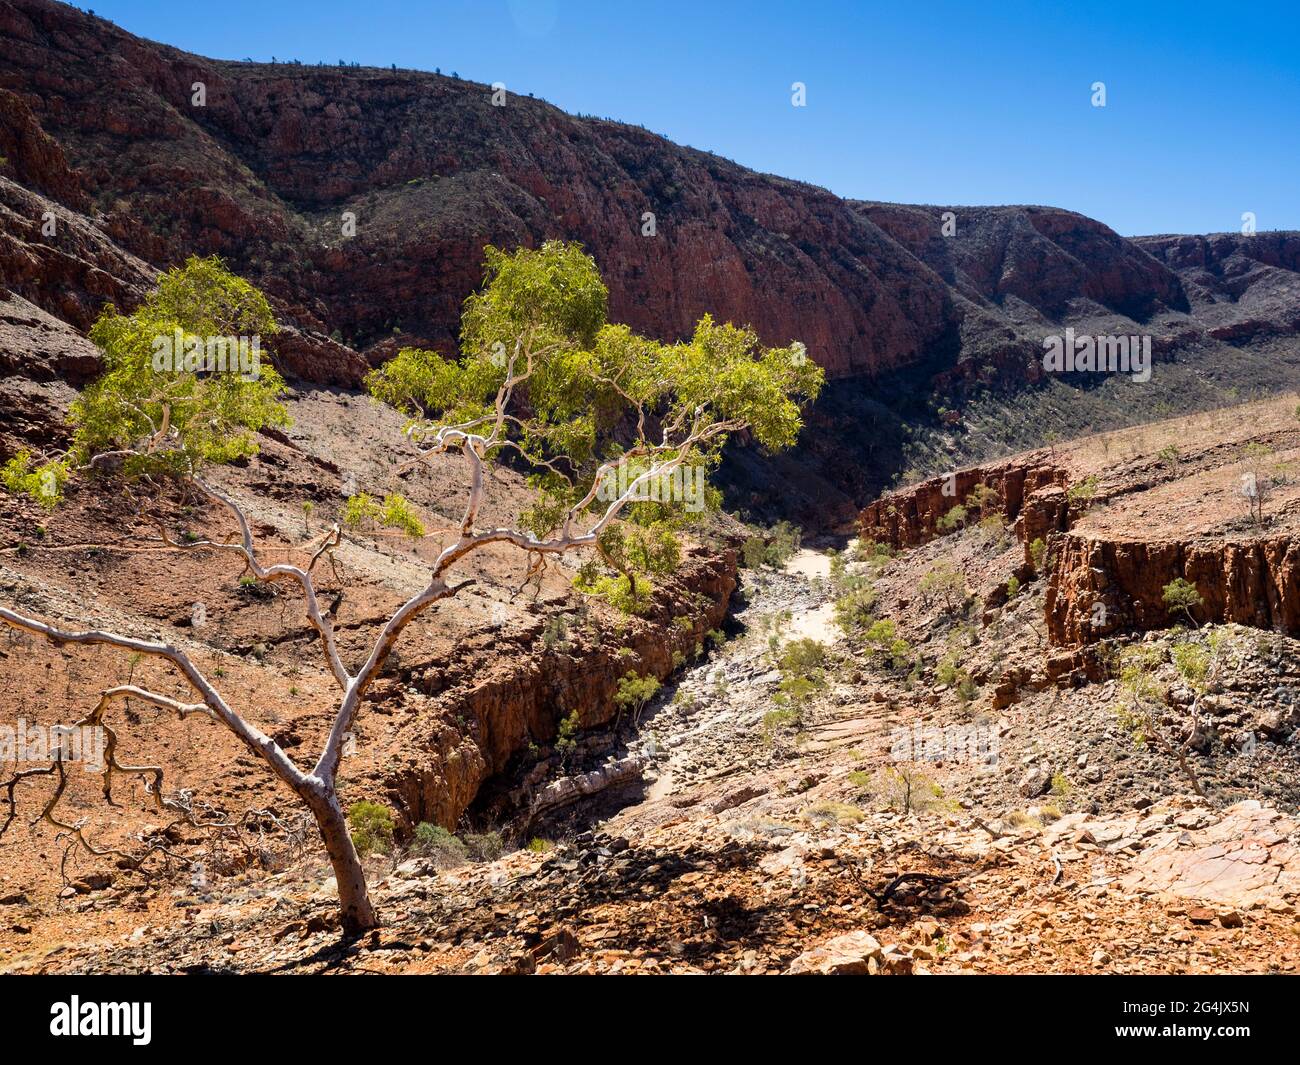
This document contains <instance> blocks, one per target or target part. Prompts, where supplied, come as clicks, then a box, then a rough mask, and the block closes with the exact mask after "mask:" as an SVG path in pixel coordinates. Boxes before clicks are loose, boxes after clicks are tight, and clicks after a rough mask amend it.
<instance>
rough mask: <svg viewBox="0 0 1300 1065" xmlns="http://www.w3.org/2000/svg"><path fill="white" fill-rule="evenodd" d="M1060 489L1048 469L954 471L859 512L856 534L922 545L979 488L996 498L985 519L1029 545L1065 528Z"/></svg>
mask: <svg viewBox="0 0 1300 1065" xmlns="http://www.w3.org/2000/svg"><path fill="white" fill-rule="evenodd" d="M1065 483H1066V473H1065V471H1064V470H1062V469H1060V468H1058V467H1056V466H1053V465H1051V464H1050V463H1040V462H1028V463H1026V462H1024V461H1021V460H1016V461H1012V462H1006V463H1001V464H998V465H992V466H973V467H970V468H969V469H964V470H956V471H954V472H953V473H952V474H949V475H945V476H942V477H933V478H931V479H930V480H928V481H922V482H921V483H920V484H916V485H912V486H911V487H908V488H903V489H900V490H899V491H897V492H891V493H889V494H888V495H884V496H881V497H880V498H879V499H877V500H875V502H873V503H871V504H869V505H868V506H867V507H866V508H865V509H864V510H863V511H862V513H861V515H860V516H859V519H858V532H859V535H861V536H862V537H863V538H864V539H871V540H877V541H879V542H881V543H886V544H889V545H890V546H891V547H896V548H902V547H914V546H916V545H917V544H923V543H925V542H927V541H928V540H932V539H934V537H935V536H937V535H939V533H940V530H939V528H938V523H939V519H940V518H942V517H943V516H944V515H945V514H947V513H948V512H949V511H950V510H952V508H953V507H955V506H958V505H965V504H966V499H967V496H969V495H970V494H971V493H972V492H973V491H975V489H976V488H977V487H979V486H980V485H985V486H987V487H988V488H991V489H992V490H993V491H994V492H995V493H996V495H997V498H996V500H994V501H993V503H992V504H991V505H990V508H989V509H988V510H987V513H997V514H1000V515H1001V516H1002V517H1003V518H1004V519H1005V520H1007V521H1008V522H1015V523H1016V524H1017V535H1018V536H1019V538H1020V539H1021V540H1023V541H1025V542H1030V541H1032V540H1033V539H1034V538H1036V537H1040V536H1045V535H1046V534H1047V533H1049V532H1051V531H1054V530H1055V529H1057V528H1064V527H1065V526H1064V524H1063V522H1064V516H1065V509H1064V508H1066V506H1067V503H1066V500H1065V496H1064V491H1063V488H1062V486H1063V485H1064V484H1065ZM978 516H979V514H978V512H974V513H972V514H971V519H972V520H973V519H977V518H978Z"/></svg>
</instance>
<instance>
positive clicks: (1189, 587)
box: [1161, 577, 1205, 625]
mask: <svg viewBox="0 0 1300 1065" xmlns="http://www.w3.org/2000/svg"><path fill="white" fill-rule="evenodd" d="M1161 598H1162V599H1163V600H1164V604H1165V606H1166V607H1167V608H1168V610H1169V613H1171V614H1177V613H1179V612H1182V613H1183V614H1185V615H1186V616H1187V620H1188V621H1190V622H1191V623H1192V624H1193V625H1195V624H1196V619H1195V618H1194V617H1193V616H1192V611H1193V610H1197V609H1199V608H1201V607H1202V606H1204V605H1205V601H1204V600H1203V599H1202V598H1201V593H1200V592H1198V591H1197V590H1196V585H1194V584H1193V583H1192V582H1191V581H1189V580H1185V579H1184V578H1182V577H1176V578H1175V579H1174V580H1172V581H1170V582H1169V583H1168V584H1166V585H1165V586H1164V588H1163V589H1161Z"/></svg>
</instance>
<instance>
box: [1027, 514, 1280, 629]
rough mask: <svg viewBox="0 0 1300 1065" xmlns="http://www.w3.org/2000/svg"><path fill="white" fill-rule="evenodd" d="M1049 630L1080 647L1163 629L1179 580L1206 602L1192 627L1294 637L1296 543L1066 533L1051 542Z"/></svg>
mask: <svg viewBox="0 0 1300 1065" xmlns="http://www.w3.org/2000/svg"><path fill="white" fill-rule="evenodd" d="M1051 551H1052V560H1053V561H1052V569H1051V576H1050V578H1049V580H1048V585H1047V596H1046V611H1047V630H1048V634H1049V637H1050V639H1051V641H1052V642H1053V643H1056V644H1067V645H1081V644H1087V643H1092V642H1095V641H1096V640H1099V639H1101V638H1102V637H1104V636H1109V635H1112V634H1114V633H1117V632H1130V631H1139V632H1140V631H1146V630H1148V629H1163V628H1168V627H1169V626H1170V625H1171V624H1176V623H1178V622H1180V621H1181V622H1183V623H1186V621H1187V618H1186V617H1185V616H1184V615H1182V613H1181V612H1180V613H1179V614H1177V615H1171V614H1170V611H1169V607H1168V606H1167V605H1166V604H1165V602H1164V599H1163V592H1164V588H1165V585H1167V584H1169V583H1170V582H1171V581H1174V580H1177V579H1179V578H1182V579H1183V580H1187V581H1189V582H1191V583H1192V584H1194V585H1195V586H1196V590H1197V592H1198V593H1199V594H1200V596H1201V599H1202V600H1203V601H1204V605H1203V606H1202V607H1199V608H1196V609H1194V610H1193V611H1192V618H1193V619H1194V620H1195V621H1196V622H1198V623H1203V622H1206V621H1211V622H1229V621H1232V622H1237V623H1238V624H1241V625H1250V626H1252V627H1254V628H1258V629H1272V630H1277V631H1280V632H1287V633H1291V634H1295V633H1300V537H1296V536H1289V535H1286V536H1277V537H1263V538H1261V539H1258V540H1250V541H1244V542H1222V541H1204V542H1192V543H1180V542H1177V541H1153V542H1149V543H1148V542H1143V541H1138V540H1122V541H1117V540H1105V539H1096V538H1093V537H1090V536H1087V535H1086V534H1076V533H1067V534H1065V535H1062V536H1059V537H1057V538H1056V539H1055V540H1053V542H1052V545H1051Z"/></svg>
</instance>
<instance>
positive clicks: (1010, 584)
mask: <svg viewBox="0 0 1300 1065" xmlns="http://www.w3.org/2000/svg"><path fill="white" fill-rule="evenodd" d="M1019 594H1020V578H1019V577H1017V576H1016V575H1015V574H1014V573H1013V574H1012V575H1011V576H1010V577H1008V578H1007V598H1008V599H1014V598H1015V597H1016V596H1017V595H1019Z"/></svg>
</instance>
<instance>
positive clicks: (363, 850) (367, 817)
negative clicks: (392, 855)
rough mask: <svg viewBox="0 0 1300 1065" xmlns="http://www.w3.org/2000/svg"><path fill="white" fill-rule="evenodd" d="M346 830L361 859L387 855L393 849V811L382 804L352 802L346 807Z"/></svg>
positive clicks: (363, 801) (364, 801)
mask: <svg viewBox="0 0 1300 1065" xmlns="http://www.w3.org/2000/svg"><path fill="white" fill-rule="evenodd" d="M348 829H349V831H350V833H351V835H352V845H353V846H354V847H356V849H357V853H358V854H360V855H361V856H362V857H365V856H366V855H367V854H387V853H388V852H389V851H390V850H391V849H392V847H393V811H392V810H390V809H389V808H388V807H387V806H384V805H383V804H382V803H377V802H370V801H368V800H365V799H363V800H362V801H360V802H354V803H353V804H352V805H351V806H349V807H348Z"/></svg>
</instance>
